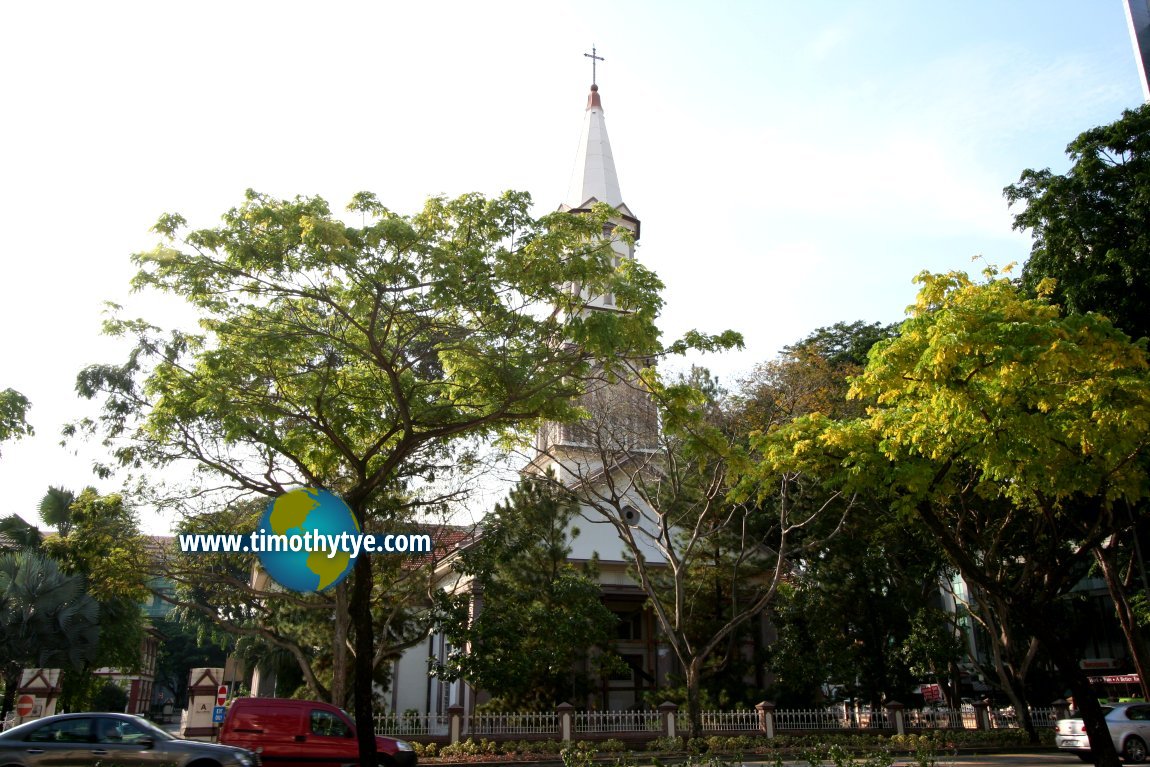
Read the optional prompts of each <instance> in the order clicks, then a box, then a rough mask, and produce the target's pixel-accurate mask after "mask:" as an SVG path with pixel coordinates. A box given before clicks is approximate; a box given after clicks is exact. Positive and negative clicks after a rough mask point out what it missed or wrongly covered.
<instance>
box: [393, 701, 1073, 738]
mask: <svg viewBox="0 0 1150 767" xmlns="http://www.w3.org/2000/svg"><path fill="white" fill-rule="evenodd" d="M1064 710H1065V707H1061V708H1059V707H1046V708H1035V709H1032V710H1031V719H1032V721H1033V722H1034V725H1035V726H1036V727H1053V726H1054V723H1055V721H1056V720H1057V718H1058V717H1059V716H1060V715H1061V714H1060V712H1063V711H1064ZM700 718H701V722H700V723H701V725H702V731H703V734H704V735H713V734H731V733H746V734H748V735H750V734H753V735H762V736H765V737H768V738H770V737H774V735H775V734H776V733H779V732H783V733H785V732H816V731H821V732H844V731H848V732H849V731H855V732H859V731H873V732H878V731H881V732H886V733H890V732H898V733H900V734H902V733H904V732H923V731H926V730H985V729H1017V728H1018V727H1019V721H1018V717H1017V716H1015V715H1014V710H1013V709H1011V708H1005V709H998V710H994V709H991V708H990V707H989V706H987V705H985V704H976V705H973V706H971V705H965V706H963V707H962V708H960V709H946V708H925V709H904V708H903V707H902V706H901V705H899V704H891V706H890V707H888V708H884V709H879V710H874V709H872V708H870V707H869V706H848V705H844V704H839V705H837V706H831V707H828V708H808V709H776V708H775V707H774V706H773V705H771V704H769V703H762V704H759V705H758V706H757V707H756V708H755V710H737V711H703V712H701V717H700ZM375 724H376V731H377V732H379V733H385V734H389V735H399V736H403V737H409V738H418V737H426V738H431V739H437V740H441V739H443V738H445V737H446V738H448V739H450V741H451V742H457V741H458V740H460V739H463V738H468V737H476V738H479V737H486V738H491V739H494V740H497V741H498V740H507V739H516V738H523V737H524V736H526V737H527V738H536V739H538V738H546V739H555V740H565V739H572V740H582V739H591V740H594V739H595V738H596V737H600V738H610V737H623V738H627V737H628V736H631V737H632V739H634V736H635V735H639V736H640V737H642V736H646V737H650V738H655V737H661V736H666V735H685V734H686V733H687V732H689V731H690V722H689V721H688V716H687V712H686V711H684V710H682V709H678V708H677V707H676V706H674V705H670V704H669V705H666V706H661V707H660V708H659V710H658V711H576V710H575V709H574V708H573V707H571V706H567V705H563V706H559V707H558V708H557V710H556V711H554V712H545V713H518V714H487V713H473V714H471V715H467V714H465V712H464V710H463V707H462V706H454V707H452V708H451V709H450V710H449V711H448V713H447V714H446V715H435V714H431V715H418V714H414V713H409V714H403V715H396V714H390V715H386V716H385V715H377V716H376V718H375Z"/></svg>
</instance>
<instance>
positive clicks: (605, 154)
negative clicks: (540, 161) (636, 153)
mask: <svg viewBox="0 0 1150 767" xmlns="http://www.w3.org/2000/svg"><path fill="white" fill-rule="evenodd" d="M565 202H566V204H567V207H568V208H586V207H589V206H590V205H591V203H593V202H605V203H607V204H608V205H610V206H611V207H613V208H620V209H622V208H623V207H624V206H623V195H622V193H620V191H619V175H618V174H617V173H616V172H615V158H614V157H613V156H612V155H611V142H610V140H608V138H607V125H606V124H605V123H604V121H603V102H602V101H601V100H600V98H599V86H598V85H596V84H594V83H593V84H592V85H591V93H590V94H589V95H588V96H587V111H586V114H585V115H584V117H583V132H582V134H581V135H580V136H579V150H578V152H576V154H575V167H574V169H573V170H572V172H571V185H570V187H568V190H567V199H566V200H565Z"/></svg>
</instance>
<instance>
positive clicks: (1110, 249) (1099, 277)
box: [1005, 105, 1150, 338]
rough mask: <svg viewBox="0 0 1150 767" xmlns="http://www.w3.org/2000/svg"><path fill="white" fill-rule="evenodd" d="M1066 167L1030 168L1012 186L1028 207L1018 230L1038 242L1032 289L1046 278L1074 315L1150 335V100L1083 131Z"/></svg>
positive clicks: (1030, 266) (1029, 268)
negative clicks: (1097, 316)
mask: <svg viewBox="0 0 1150 767" xmlns="http://www.w3.org/2000/svg"><path fill="white" fill-rule="evenodd" d="M1066 153H1067V155H1069V157H1070V159H1071V160H1072V162H1073V164H1072V165H1071V167H1070V170H1068V171H1067V172H1066V173H1062V174H1056V173H1052V172H1051V171H1050V169H1049V168H1046V169H1043V170H1032V169H1027V170H1024V171H1023V172H1022V176H1021V178H1020V179H1019V181H1018V183H1016V184H1012V185H1010V186H1008V187H1006V190H1005V195H1006V199H1007V200H1009V201H1010V203H1011V204H1012V205H1013V204H1014V203H1018V202H1021V203H1023V205H1024V206H1025V207H1024V208H1023V209H1022V210H1021V211H1020V212H1019V213H1017V214H1016V215H1015V217H1014V228H1015V229H1025V230H1030V232H1031V233H1032V234H1033V236H1034V245H1033V247H1032V248H1031V251H1030V259H1029V260H1028V261H1027V262H1026V265H1025V266H1024V267H1023V270H1022V282H1023V284H1024V285H1025V286H1026V287H1027V289H1028V290H1029V291H1030V292H1031V293H1032V294H1034V293H1036V292H1037V291H1038V289H1039V285H1040V284H1041V283H1042V281H1043V280H1045V279H1047V278H1053V279H1055V280H1056V281H1057V283H1056V284H1055V286H1054V293H1053V295H1054V299H1055V301H1057V302H1058V303H1059V304H1061V305H1062V306H1064V307H1065V308H1066V310H1067V311H1069V312H1074V313H1085V312H1101V313H1103V314H1105V315H1106V316H1108V317H1109V318H1110V319H1111V320H1112V321H1113V322H1114V324H1115V325H1117V326H1118V327H1120V328H1122V329H1123V330H1124V331H1126V332H1127V333H1128V334H1130V336H1132V337H1133V338H1141V337H1144V336H1147V335H1150V296H1148V295H1147V291H1146V285H1148V284H1150V105H1143V106H1141V107H1138V108H1137V109H1133V110H1127V111H1125V112H1123V114H1122V118H1121V119H1119V120H1117V121H1115V122H1113V123H1111V124H1110V125H1102V126H1099V127H1097V128H1091V129H1090V130H1088V131H1086V132H1085V133H1083V134H1081V135H1080V136H1078V138H1076V139H1075V140H1074V141H1072V142H1071V143H1070V144H1069V145H1068V146H1067V147H1066Z"/></svg>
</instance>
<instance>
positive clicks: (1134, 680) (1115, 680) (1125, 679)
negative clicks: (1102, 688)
mask: <svg viewBox="0 0 1150 767" xmlns="http://www.w3.org/2000/svg"><path fill="white" fill-rule="evenodd" d="M1090 681H1091V683H1093V684H1139V683H1140V682H1141V681H1142V679H1141V677H1139V676H1138V675H1137V674H1115V675H1114V676H1092V677H1090Z"/></svg>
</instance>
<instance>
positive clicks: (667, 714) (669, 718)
mask: <svg viewBox="0 0 1150 767" xmlns="http://www.w3.org/2000/svg"><path fill="white" fill-rule="evenodd" d="M678 713H679V707H678V706H676V705H675V704H674V703H671V702H670V701H666V700H665V701H663V702H662V703H660V704H659V717H660V718H661V719H662V720H663V734H664V735H666V736H667V737H668V738H673V737H675V715H676V714H678Z"/></svg>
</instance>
